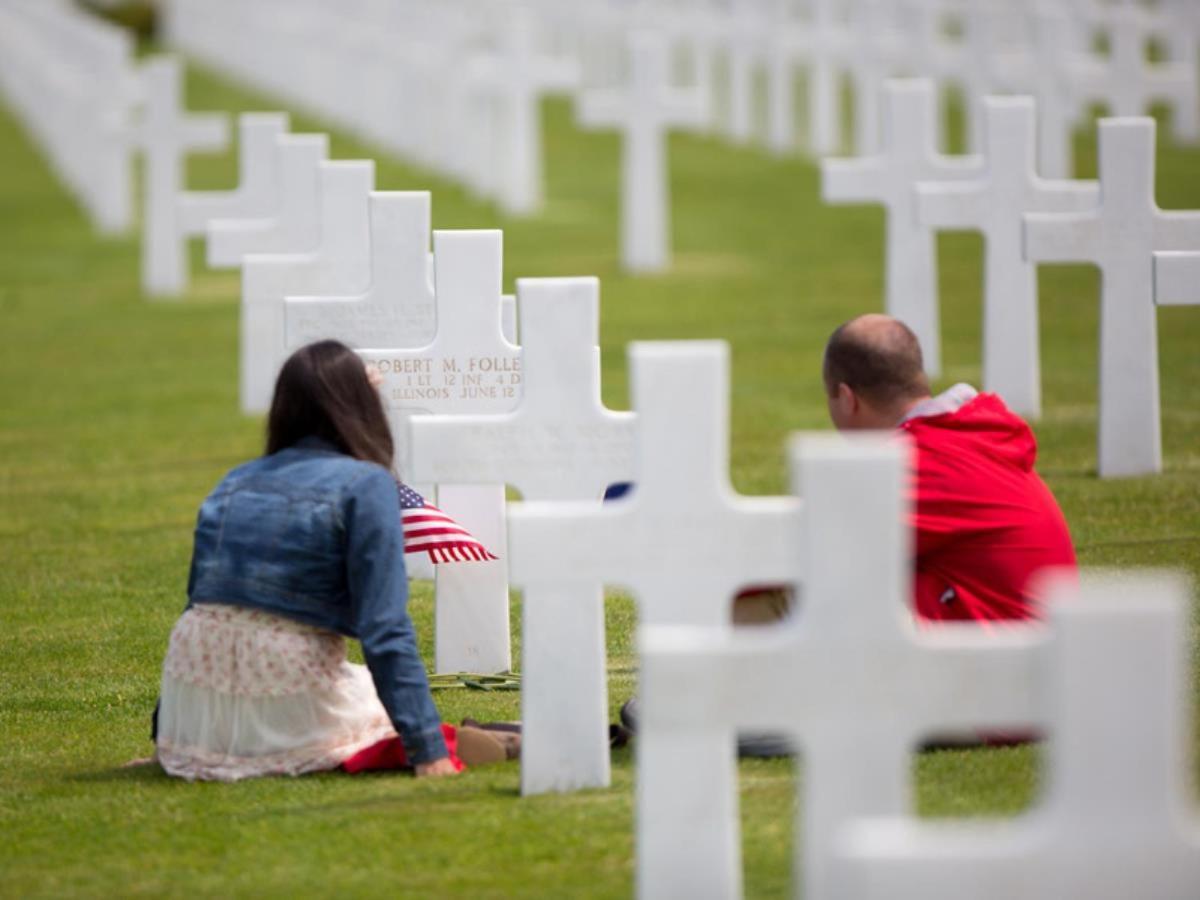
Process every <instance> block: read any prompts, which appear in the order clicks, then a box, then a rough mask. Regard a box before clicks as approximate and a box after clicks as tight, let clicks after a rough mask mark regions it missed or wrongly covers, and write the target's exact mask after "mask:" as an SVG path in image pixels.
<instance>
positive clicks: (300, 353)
mask: <svg viewBox="0 0 1200 900" xmlns="http://www.w3.org/2000/svg"><path fill="white" fill-rule="evenodd" d="M310 436H312V437H318V438H321V439H322V440H324V441H326V442H328V443H330V444H332V445H333V446H334V447H336V448H337V449H338V450H340V451H341V452H342V453H345V454H347V455H349V456H353V457H354V458H355V459H362V460H366V461H367V462H375V463H379V464H380V465H381V466H384V467H385V468H388V469H390V468H391V467H392V458H393V456H394V454H395V447H394V445H393V443H392V432H391V429H390V428H388V423H387V416H386V415H384V412H383V403H382V401H381V400H380V399H379V392H378V391H376V390H375V388H374V387H372V386H371V382H370V381H369V380H368V379H367V370H366V368H365V367H364V365H363V361H362V359H361V358H360V357H359V356H358V354H356V353H355V352H354V351H353V350H351V349H350V348H349V347H347V346H346V345H345V344H342V343H339V342H338V341H317V342H316V343H315V344H308V345H307V346H304V347H301V348H300V349H299V350H297V351H296V352H295V353H293V354H292V355H291V356H290V357H288V360H287V362H285V363H284V364H283V368H282V369H281V370H280V371H279V377H278V378H277V379H276V380H275V396H274V398H273V399H272V400H271V412H270V415H269V416H268V417H267V453H268V454H271V453H275V452H276V451H278V450H283V449H284V448H285V447H291V446H292V445H293V444H295V443H296V442H297V441H300V440H301V439H303V438H306V437H310Z"/></svg>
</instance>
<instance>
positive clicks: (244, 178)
mask: <svg viewBox="0 0 1200 900" xmlns="http://www.w3.org/2000/svg"><path fill="white" fill-rule="evenodd" d="M287 130H288V116H287V113H281V112H262V113H242V114H241V115H240V116H238V186H237V187H236V188H234V189H233V190H231V191H185V192H184V193H183V195H182V196H181V197H180V199H179V203H180V207H181V210H180V216H181V218H182V220H183V222H182V225H183V233H184V234H185V235H188V236H192V235H202V234H204V233H205V231H206V229H207V227H208V223H209V222H210V221H212V220H214V219H258V218H262V217H264V216H267V215H270V213H271V212H272V211H273V210H274V209H276V208H277V207H278V205H279V199H280V198H279V190H280V174H279V169H278V161H279V160H278V157H277V155H276V153H275V141H276V139H277V138H279V137H280V136H282V135H284V134H286V133H287Z"/></svg>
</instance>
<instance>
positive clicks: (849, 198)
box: [821, 80, 983, 376]
mask: <svg viewBox="0 0 1200 900" xmlns="http://www.w3.org/2000/svg"><path fill="white" fill-rule="evenodd" d="M938 116H939V111H938V105H937V97H936V95H935V93H934V86H933V82H931V81H928V80H905V81H902V80H894V81H888V82H886V83H885V85H884V90H883V138H882V146H881V149H880V151H879V152H878V153H877V154H875V155H872V156H864V157H858V158H854V159H825V160H822V161H821V191H822V197H823V199H824V200H825V202H827V203H878V204H880V205H882V206H883V207H884V209H885V210H886V211H887V221H886V225H885V228H886V235H885V240H886V246H885V253H886V260H885V281H884V284H885V291H886V295H885V308H886V309H887V312H888V313H889V314H891V315H893V316H895V317H896V318H898V319H900V320H901V321H903V322H904V323H905V324H907V325H908V326H909V327H910V328H911V329H912V330H913V331H914V332H915V333H916V335H917V339H918V340H919V341H920V344H921V350H922V353H923V355H924V358H925V369H926V371H927V372H928V373H929V374H930V375H933V376H936V375H938V374H940V372H941V338H940V334H939V332H940V328H939V325H938V293H937V266H936V261H935V258H934V251H935V244H934V240H933V234H932V232H931V231H930V230H929V228H928V227H926V226H924V225H922V224H920V223H919V222H918V220H917V213H916V196H915V193H914V188H915V187H916V185H917V183H918V182H921V181H957V180H963V179H969V178H977V177H978V176H979V175H981V174H982V172H983V160H982V159H981V158H980V157H977V156H963V157H949V156H943V155H942V154H941V153H939V152H938V149H937V145H938V136H939V135H940V133H941V126H940V122H939V119H938Z"/></svg>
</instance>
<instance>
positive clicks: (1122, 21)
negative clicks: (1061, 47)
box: [1067, 7, 1200, 141]
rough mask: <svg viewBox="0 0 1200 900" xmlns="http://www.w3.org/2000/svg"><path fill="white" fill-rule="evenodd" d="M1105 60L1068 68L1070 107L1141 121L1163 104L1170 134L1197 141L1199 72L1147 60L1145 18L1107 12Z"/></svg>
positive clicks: (1130, 11) (1128, 11)
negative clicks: (1099, 106)
mask: <svg viewBox="0 0 1200 900" xmlns="http://www.w3.org/2000/svg"><path fill="white" fill-rule="evenodd" d="M1109 23H1110V24H1109V27H1108V28H1107V29H1106V30H1107V34H1108V40H1109V56H1108V58H1107V59H1100V58H1091V57H1089V58H1086V59H1084V60H1083V61H1081V62H1076V63H1074V64H1073V65H1069V66H1068V68H1067V79H1068V82H1069V84H1070V90H1071V93H1072V96H1073V99H1074V101H1075V103H1076V104H1077V105H1078V106H1079V107H1081V108H1082V107H1086V106H1087V105H1089V104H1092V103H1098V104H1102V105H1104V106H1106V107H1108V109H1109V110H1110V111H1111V114H1112V115H1114V116H1140V115H1144V114H1146V113H1148V112H1149V110H1150V106H1151V104H1153V103H1156V102H1159V101H1162V102H1165V103H1167V104H1168V105H1169V106H1170V107H1171V110H1172V116H1171V125H1172V133H1173V134H1174V135H1175V137H1177V138H1179V139H1180V140H1187V141H1195V140H1196V139H1197V138H1200V110H1198V109H1197V105H1198V103H1200V96H1198V94H1197V90H1198V84H1200V73H1198V72H1197V70H1196V67H1195V65H1194V59H1193V60H1192V63H1191V64H1189V63H1186V62H1157V63H1151V62H1149V61H1148V60H1147V59H1146V46H1147V43H1148V41H1149V38H1150V30H1149V28H1148V25H1149V23H1150V19H1149V15H1148V13H1147V12H1146V11H1144V10H1141V9H1134V8H1131V7H1122V8H1119V9H1116V10H1113V11H1112V12H1111V13H1109Z"/></svg>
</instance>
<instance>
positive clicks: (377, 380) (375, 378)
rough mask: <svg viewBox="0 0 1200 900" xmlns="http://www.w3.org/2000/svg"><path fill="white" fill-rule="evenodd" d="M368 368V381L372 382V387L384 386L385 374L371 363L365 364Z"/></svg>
mask: <svg viewBox="0 0 1200 900" xmlns="http://www.w3.org/2000/svg"><path fill="white" fill-rule="evenodd" d="M365 368H366V370H367V381H369V382H371V387H373V388H375V390H379V389H380V388H381V387H383V374H382V373H381V372H380V371H379V370H378V369H377V368H375V367H374V366H372V365H370V364H369V363H368V364H367V365H366V366H365Z"/></svg>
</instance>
